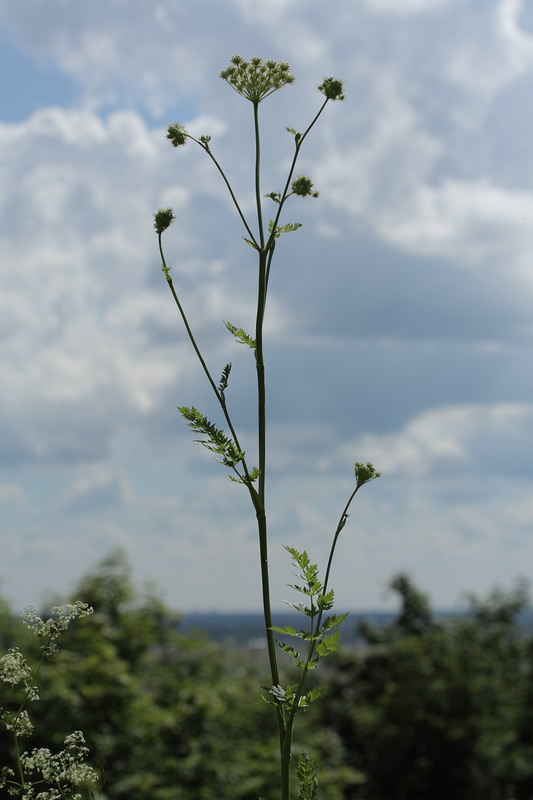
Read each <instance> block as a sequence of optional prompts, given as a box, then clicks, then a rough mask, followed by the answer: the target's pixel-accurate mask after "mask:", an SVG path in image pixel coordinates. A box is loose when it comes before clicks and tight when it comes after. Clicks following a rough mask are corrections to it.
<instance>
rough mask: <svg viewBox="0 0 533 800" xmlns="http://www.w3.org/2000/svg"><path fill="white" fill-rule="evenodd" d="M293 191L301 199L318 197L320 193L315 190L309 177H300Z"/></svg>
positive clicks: (294, 184)
mask: <svg viewBox="0 0 533 800" xmlns="http://www.w3.org/2000/svg"><path fill="white" fill-rule="evenodd" d="M291 190H292V192H293V193H294V194H298V195H300V197H318V192H315V191H314V190H313V181H312V180H311V178H308V177H307V175H299V176H298V178H296V179H295V180H294V181H293V182H292V184H291Z"/></svg>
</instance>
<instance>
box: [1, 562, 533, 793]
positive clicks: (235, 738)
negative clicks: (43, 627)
mask: <svg viewBox="0 0 533 800" xmlns="http://www.w3.org/2000/svg"><path fill="white" fill-rule="evenodd" d="M391 588H392V590H393V591H394V592H395V593H396V596H397V599H398V612H397V615H396V616H395V618H394V619H393V620H392V621H391V622H389V623H388V624H387V625H385V626H375V625H372V624H370V623H361V624H360V625H359V643H358V645H357V646H355V647H354V646H351V645H350V646H348V647H345V648H344V649H342V650H341V652H340V653H339V654H338V655H337V656H335V657H332V658H330V659H328V661H327V662H324V663H323V664H322V665H321V668H319V670H317V674H316V675H314V678H313V679H314V680H315V681H316V682H317V683H319V684H325V685H326V686H327V692H326V694H325V696H324V697H323V698H322V699H321V700H319V701H317V703H316V704H315V705H314V706H312V707H311V709H310V710H309V711H308V712H307V713H306V715H305V716H303V715H302V716H301V718H300V724H299V726H298V728H297V732H296V733H297V737H298V739H297V741H296V742H295V752H298V751H299V750H301V749H305V750H306V751H308V752H309V753H310V754H311V755H312V757H314V758H316V760H317V762H318V764H319V765H320V767H321V769H320V776H319V777H320V796H321V797H322V798H324V800H325V799H326V798H327V800H351V799H352V798H353V799H354V800H363V799H364V800H422V799H423V800H531V799H532V798H533V670H532V664H533V635H532V634H531V633H530V632H529V631H528V630H527V629H526V628H524V626H523V624H521V619H522V617H523V614H524V612H525V611H526V609H527V608H528V596H527V592H526V589H525V587H524V586H523V585H521V584H519V585H518V586H517V587H516V588H515V589H513V590H512V591H509V592H501V591H495V592H494V593H493V594H492V595H491V596H490V597H489V598H487V599H485V600H483V601H481V600H479V599H476V598H474V597H471V598H469V600H468V602H467V608H466V610H465V613H464V614H462V615H457V616H453V617H445V618H443V617H442V616H440V615H435V614H434V613H433V611H432V609H431V607H430V605H429V603H428V600H427V598H426V597H425V596H424V595H423V594H422V593H421V592H419V591H418V590H417V588H416V587H415V586H414V585H413V583H412V582H411V581H410V580H409V578H408V577H407V576H405V575H399V576H396V577H395V578H394V579H393V580H392V581H391ZM68 599H78V600H82V601H83V602H86V603H89V604H90V605H92V606H93V607H94V610H95V613H94V615H93V616H92V617H89V618H88V619H85V620H83V621H82V622H81V623H79V624H78V625H76V626H75V627H74V628H73V629H72V630H71V631H69V632H68V633H67V634H66V635H65V637H64V638H63V640H62V643H61V650H60V653H59V654H58V655H57V656H56V657H55V659H54V660H53V661H51V662H49V663H47V664H46V665H45V668H43V670H42V672H41V674H40V679H39V683H40V686H41V698H42V700H41V701H40V702H38V703H34V704H32V706H31V708H30V712H31V715H32V719H33V720H34V722H35V723H36V731H35V735H34V737H33V739H32V741H31V742H28V745H29V746H30V747H34V746H43V747H44V746H46V747H50V748H57V749H60V747H61V744H62V741H63V739H64V737H65V735H66V734H68V733H71V732H72V731H73V730H82V731H83V732H84V734H85V737H86V739H87V742H88V745H89V747H90V748H91V756H90V761H91V763H92V764H93V766H95V767H96V768H97V769H98V770H99V772H100V774H101V776H102V785H101V787H100V795H99V796H100V798H101V800H104V798H105V799H106V800H122V799H124V800H126V798H127V799H128V800H230V798H231V800H257V798H258V797H259V796H262V797H266V798H267V800H268V799H269V798H274V797H276V796H277V753H276V748H277V737H276V730H275V718H274V714H273V713H272V709H271V708H270V707H269V706H268V705H267V704H266V703H263V702H262V701H261V699H260V694H261V690H260V688H259V687H260V685H261V684H263V683H266V682H267V677H266V670H265V669H264V667H265V662H264V659H263V658H261V657H259V658H258V653H257V651H254V650H252V649H249V648H246V647H244V646H243V647H239V646H234V647H228V646H224V645H221V644H219V643H215V642H213V641H211V640H209V639H208V638H207V637H206V636H205V635H202V634H201V633H198V632H193V631H190V630H183V629H182V628H181V627H180V616H179V615H178V614H176V613H175V612H173V611H171V610H170V609H168V608H167V607H165V605H164V604H163V603H162V602H161V600H160V599H159V598H158V596H157V594H156V593H155V592H153V593H150V592H138V591H137V590H136V589H135V588H134V586H133V584H132V581H131V578H130V574H129V569H128V566H127V563H126V561H125V559H124V557H123V556H122V555H121V554H120V553H113V554H112V555H110V556H109V557H108V558H107V559H106V560H105V561H104V562H102V563H101V564H100V565H99V566H98V567H97V568H96V569H95V570H94V571H93V572H91V573H90V574H88V575H87V576H86V577H84V578H83V579H82V580H81V581H80V583H79V585H78V586H77V587H76V588H75V591H74V592H73V595H72V598H68ZM54 602H55V601H54ZM349 624H350V620H349V618H348V620H347V622H346V623H345V625H349ZM15 643H16V644H18V645H19V646H20V647H21V649H23V651H24V652H25V653H29V654H31V655H32V656H33V658H34V659H35V660H37V659H38V646H39V643H38V642H37V641H36V640H34V638H33V637H32V635H31V634H30V633H29V632H28V631H26V630H25V629H23V628H22V627H21V625H20V623H19V620H18V616H17V615H16V614H15V613H14V612H13V611H12V610H11V609H10V608H9V607H8V604H7V603H5V602H1V601H0V653H3V652H5V651H6V650H7V649H8V648H9V647H10V646H12V645H13V644H15ZM260 655H261V654H260ZM13 701H14V695H13V693H12V691H11V690H10V689H9V687H7V686H6V685H5V684H0V706H4V707H6V706H9V704H10V703H12V702H13ZM10 747H11V743H10V740H9V738H8V737H7V735H6V734H5V732H3V731H2V732H0V765H3V764H8V763H10V762H11V753H10ZM96 796H97V797H98V792H97V793H96Z"/></svg>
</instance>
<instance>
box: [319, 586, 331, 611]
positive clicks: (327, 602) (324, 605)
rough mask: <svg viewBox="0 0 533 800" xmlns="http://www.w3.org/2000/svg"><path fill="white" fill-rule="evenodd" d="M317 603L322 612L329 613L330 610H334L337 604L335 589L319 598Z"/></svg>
mask: <svg viewBox="0 0 533 800" xmlns="http://www.w3.org/2000/svg"><path fill="white" fill-rule="evenodd" d="M316 602H317V605H318V607H319V608H320V609H321V610H322V611H329V610H330V608H333V604H334V602H335V593H334V591H333V589H330V591H329V592H326V594H323V595H321V596H320V597H318V598H317V601H316Z"/></svg>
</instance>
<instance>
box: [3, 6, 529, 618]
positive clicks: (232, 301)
mask: <svg viewBox="0 0 533 800" xmlns="http://www.w3.org/2000/svg"><path fill="white" fill-rule="evenodd" d="M236 53H237V54H240V55H242V56H244V57H245V58H250V57H252V56H259V57H261V58H264V59H265V60H266V59H273V60H278V61H287V62H289V64H290V65H291V68H292V70H293V73H294V75H295V77H296V82H295V83H294V84H293V85H292V86H289V87H285V88H284V89H283V90H281V91H280V92H277V93H276V94H274V95H273V96H272V97H270V98H268V99H267V100H266V101H264V103H262V104H261V108H260V111H261V125H262V137H263V139H262V141H263V187H264V191H265V193H266V192H269V191H275V190H279V189H280V188H281V187H282V185H283V182H284V178H285V176H286V172H287V167H288V164H289V161H290V158H291V156H292V137H291V136H290V135H289V134H287V132H286V130H285V126H290V127H294V128H296V129H298V130H302V129H304V127H305V126H306V125H307V124H308V122H309V121H310V120H311V119H312V118H313V116H314V114H315V113H316V111H317V110H318V107H319V105H320V102H321V95H320V94H319V93H318V92H317V90H316V87H317V86H318V85H319V84H320V83H321V81H322V80H323V78H324V77H329V76H334V77H339V78H342V79H343V80H344V81H345V88H346V100H345V101H344V102H342V103H341V102H338V103H330V104H329V105H328V107H327V108H326V110H325V112H324V114H323V116H322V117H321V118H320V120H319V122H318V123H317V125H316V127H315V128H314V129H313V132H312V135H310V136H309V138H308V139H307V140H306V142H305V144H304V147H303V148H302V152H301V160H300V162H299V170H300V171H301V172H304V173H305V174H309V175H310V176H311V177H312V179H313V181H314V184H315V188H316V189H318V190H319V192H320V197H319V198H318V199H300V198H291V200H290V202H289V203H288V204H287V211H286V217H285V218H284V219H285V221H286V222H293V221H299V222H301V223H302V228H301V229H300V230H299V231H298V232H295V233H292V234H290V235H287V236H284V237H282V238H281V239H280V240H279V243H278V247H277V249H276V257H275V260H274V263H273V267H272V278H271V289H270V291H271V294H270V297H269V303H268V309H267V319H266V333H265V350H266V362H267V381H268V399H267V407H268V458H269V468H268V473H267V482H268V515H269V521H270V566H271V571H272V578H271V581H272V585H271V588H272V603H273V606H274V607H275V608H282V607H283V600H286V599H289V600H294V599H295V598H294V597H291V590H290V589H288V588H287V586H286V584H287V583H291V582H292V580H293V577H292V574H291V565H290V561H289V558H288V556H287V553H286V552H285V551H284V549H283V545H290V546H292V547H296V548H298V549H300V550H302V549H306V550H308V552H309V554H310V556H311V558H312V560H313V561H317V562H318V563H319V565H320V566H321V567H322V568H323V567H324V565H325V561H326V559H327V554H328V551H329V546H330V543H331V538H332V534H333V531H334V529H335V526H336V521H337V519H338V517H339V514H340V512H341V510H342V508H343V506H344V503H345V501H346V499H347V497H348V496H349V494H350V492H351V491H352V488H353V481H354V478H353V471H352V468H353V463H354V462H355V461H363V462H366V461H372V462H373V463H374V464H375V465H376V467H377V468H378V469H380V470H381V472H382V477H381V478H380V479H379V480H377V481H374V482H372V483H371V484H369V485H368V486H365V487H363V488H362V489H361V491H360V492H359V493H358V495H357V498H356V502H355V503H354V505H353V507H352V509H351V516H350V519H349V520H348V523H347V525H346V527H345V528H344V530H343V531H342V535H341V537H340V539H339V544H338V551H337V552H338V556H337V560H336V562H335V563H334V567H333V572H332V579H331V586H332V587H333V588H334V589H335V592H336V598H337V603H338V605H339V606H340V607H343V608H353V609H388V608H391V607H393V606H394V605H395V599H394V598H393V597H392V596H391V595H390V594H388V593H387V584H388V583H389V582H390V580H391V578H392V577H393V575H394V574H396V573H397V572H399V571H403V572H407V573H408V574H410V575H411V577H412V578H413V580H414V581H415V582H416V583H417V585H418V586H419V587H420V588H421V589H422V590H423V591H425V592H427V593H428V594H429V596H430V598H431V601H432V602H433V603H434V605H435V606H437V607H439V608H454V607H456V605H457V604H458V603H459V602H461V598H462V597H463V596H464V593H465V592H475V593H477V594H479V595H486V594H487V593H488V592H489V591H490V590H491V589H492V587H494V586H495V585H500V586H502V587H504V588H508V589H510V588H512V586H513V585H514V582H515V580H516V579H517V577H519V576H523V577H526V578H528V577H529V575H530V572H531V569H532V565H533V535H532V534H533V486H532V480H533V446H532V445H533V370H532V369H531V364H532V358H533V264H532V253H533V103H531V97H532V94H533V5H532V4H531V3H527V2H526V0H523V1H522V0H401V2H399V0H332V1H331V2H330V3H328V4H327V6H326V4H324V3H323V2H322V1H321V0H224V1H223V2H220V0H198V1H197V2H195V3H190V2H185V0H93V1H92V2H91V3H66V2H65V0H46V2H43V0H24V2H21V1H20V0H0V100H1V102H0V208H1V213H0V247H1V249H0V386H1V392H0V523H1V524H0V553H1V555H0V592H1V593H2V594H3V595H4V596H5V597H6V598H7V599H8V600H9V602H11V603H12V604H13V605H14V606H15V607H20V608H22V607H24V606H26V605H27V604H29V603H34V604H38V603H40V602H41V600H42V598H43V597H45V596H47V595H50V594H51V593H52V594H59V595H65V594H67V593H69V592H71V591H72V590H73V589H74V587H75V585H76V582H77V580H79V578H80V577H81V576H82V575H83V574H85V573H86V572H87V571H88V570H92V569H93V568H94V566H95V564H97V563H98V562H99V561H100V560H101V559H103V558H105V557H106V556H107V555H108V554H109V553H110V552H112V551H113V550H114V549H116V548H120V549H122V550H123V551H124V552H125V553H126V555H127V557H128V560H129V562H130V564H131V567H132V571H133V576H134V579H135V581H136V582H137V583H138V585H142V584H143V583H144V582H146V581H151V582H153V583H154V584H155V585H156V586H157V587H159V590H160V591H161V593H162V595H163V597H164V599H165V600H166V601H167V602H168V603H169V604H170V605H171V606H172V607H173V608H175V609H177V610H180V611H188V610H192V609H197V610H243V611H245V610H250V611H252V610H257V609H259V608H260V606H261V592H260V586H259V557H258V552H257V535H256V528H255V517H254V513H253V510H252V508H251V506H250V502H249V498H248V495H247V492H246V490H245V488H244V487H241V486H238V485H234V484H231V483H230V482H229V481H228V480H227V478H226V477H225V471H224V469H223V468H222V467H220V465H218V464H216V463H215V462H214V461H213V459H212V458H211V457H210V454H209V453H207V452H206V451H205V450H204V449H203V448H201V447H200V446H199V445H197V444H195V443H194V441H193V439H194V435H192V434H191V432H190V431H189V430H188V429H187V427H186V425H185V423H184V422H183V420H182V419H181V417H180V415H179V413H178V411H177V409H176V407H177V406H180V405H186V406H193V405H194V406H196V407H198V408H200V410H201V411H202V412H203V413H205V414H207V416H209V418H210V419H213V421H215V422H217V423H219V424H221V420H220V417H219V416H217V415H218V414H219V412H218V411H217V408H216V405H215V401H214V397H213V396H212V395H211V394H210V391H211V390H210V388H209V386H208V385H207V383H206V381H205V377H204V376H203V374H202V372H201V369H200V367H199V365H198V363H197V362H196V361H195V358H194V354H193V353H192V352H191V349H190V346H189V344H188V341H187V339H186V336H185V333H184V330H183V327H182V325H181V323H180V319H179V318H178V316H177V310H176V308H175V306H174V304H173V302H172V298H171V296H170V293H169V292H168V288H167V285H166V282H165V279H164V276H163V275H162V273H161V269H160V266H161V265H160V259H159V255H158V251H157V237H156V235H155V231H154V229H153V217H152V214H153V212H154V211H156V210H157V209H158V208H160V207H167V206H171V207H172V208H173V209H174V213H175V214H176V221H175V223H174V225H173V226H172V228H171V229H169V231H168V232H167V233H166V234H165V247H166V251H167V257H168V260H169V263H171V264H172V268H173V273H172V274H173V276H174V282H175V285H176V288H177V289H178V291H179V294H180V297H181V298H182V301H183V304H184V306H185V308H186V311H187V313H188V315H189V317H190V320H191V323H192V325H193V328H194V331H195V334H196V336H197V339H198V341H199V343H200V345H201V347H202V350H203V352H204V354H205V357H206V359H207V361H208V363H209V365H210V366H211V368H212V370H213V372H214V373H215V374H217V375H218V374H219V373H220V372H221V370H222V367H223V366H224V364H226V363H227V362H228V361H231V362H232V364H233V370H232V376H231V384H230V388H229V389H228V402H229V403H230V408H231V412H232V415H233V418H234V420H235V423H236V427H237V429H238V430H239V432H240V434H241V436H242V439H243V441H245V442H246V449H247V454H248V455H249V458H250V461H251V463H255V461H256V459H254V452H255V449H254V448H255V444H254V441H255V440H254V425H255V419H254V416H255V402H256V401H255V394H254V365H253V355H252V353H251V351H250V350H249V349H248V348H245V347H243V346H241V345H237V344H236V343H235V342H234V341H233V340H232V338H231V336H230V335H229V334H228V333H227V331H226V330H225V328H224V325H223V320H230V321H231V322H233V323H234V324H237V325H238V326H242V327H243V328H244V329H248V330H252V329H253V325H254V322H253V320H254V308H255V293H256V277H257V272H256V263H255V259H254V253H253V251H251V250H250V248H249V247H248V246H247V245H246V244H245V243H244V242H243V238H242V237H243V234H244V233H245V231H244V230H243V226H242V223H241V222H240V220H239V218H238V217H237V215H236V214H235V212H234V209H233V207H232V204H231V200H230V198H229V197H228V194H227V191H226V189H225V187H224V185H223V183H222V181H221V179H220V176H219V175H218V173H217V172H216V170H215V169H214V168H213V165H212V163H211V162H210V160H209V158H208V157H207V156H206V155H205V153H203V152H202V150H201V149H200V148H199V147H197V146H195V145H193V144H189V145H187V147H185V148H180V149H179V150H176V149H174V148H172V146H171V145H170V143H169V142H168V141H167V140H166V138H165V132H166V126H167V125H168V124H170V123H174V122H182V123H184V124H185V125H186V126H187V128H188V130H190V131H191V133H193V134H195V135H202V134H210V135H211V136H212V142H211V147H212V150H213V152H214V153H215V154H216V156H217V158H218V159H219V160H220V162H221V163H222V165H223V166H224V168H225V170H226V172H227V174H228V176H229V177H230V180H231V182H232V185H233V186H234V189H235V191H236V193H237V195H238V197H239V199H240V202H241V203H242V207H243V209H244V210H245V213H246V214H249V215H252V216H251V218H253V193H252V192H253V160H252V159H253V150H252V139H251V137H252V106H251V104H249V103H248V102H247V101H245V100H244V99H242V98H241V97H239V96H238V95H237V94H236V93H235V92H233V91H232V90H231V88H230V87H229V86H228V85H227V84H226V83H225V82H224V81H222V80H221V79H220V77H219V73H220V71H221V70H222V69H224V68H225V67H226V66H227V65H228V63H229V60H230V58H231V57H232V56H233V55H234V54H236ZM269 203H270V205H272V204H271V201H269V200H265V205H264V209H265V211H264V213H265V214H267V211H268V210H269V206H268V204H269Z"/></svg>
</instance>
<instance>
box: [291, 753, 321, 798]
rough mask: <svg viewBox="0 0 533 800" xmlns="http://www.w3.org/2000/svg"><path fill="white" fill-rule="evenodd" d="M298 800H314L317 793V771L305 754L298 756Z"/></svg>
mask: <svg viewBox="0 0 533 800" xmlns="http://www.w3.org/2000/svg"><path fill="white" fill-rule="evenodd" d="M296 776H297V778H298V800H314V798H315V797H316V795H317V792H318V780H317V769H316V767H315V765H314V764H313V762H312V761H311V759H310V758H309V756H308V755H307V753H300V755H299V756H298V769H297V772H296Z"/></svg>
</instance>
